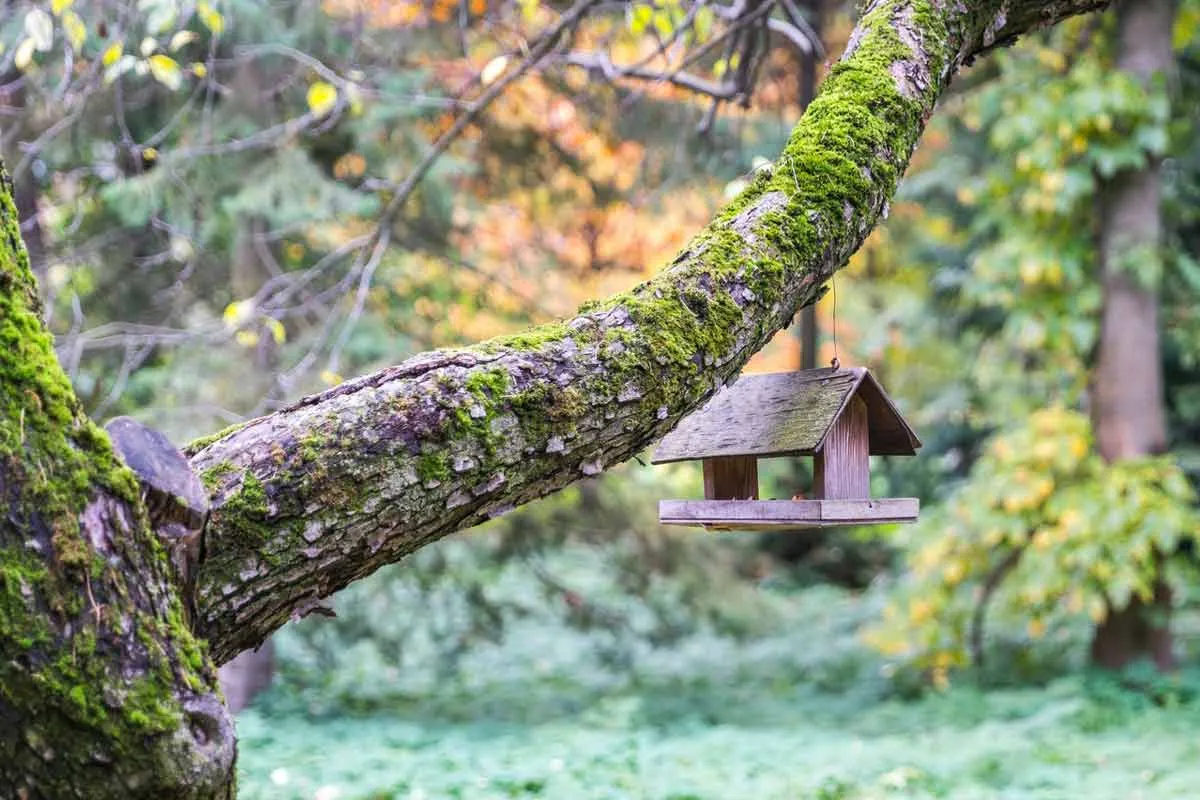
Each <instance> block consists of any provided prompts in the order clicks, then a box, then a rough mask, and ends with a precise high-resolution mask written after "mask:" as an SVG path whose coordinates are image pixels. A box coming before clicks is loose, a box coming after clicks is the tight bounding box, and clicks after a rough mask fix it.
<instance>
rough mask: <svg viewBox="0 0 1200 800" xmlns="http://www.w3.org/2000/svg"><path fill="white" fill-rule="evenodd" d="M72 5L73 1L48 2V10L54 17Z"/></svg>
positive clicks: (53, 0) (57, 0)
mask: <svg viewBox="0 0 1200 800" xmlns="http://www.w3.org/2000/svg"><path fill="white" fill-rule="evenodd" d="M73 5H75V0H50V10H51V11H52V12H53V13H54V16H56V17H57V16H58V15H59V14H61V13H62V12H64V11H66V10H67V9H68V8H70V7H71V6H73Z"/></svg>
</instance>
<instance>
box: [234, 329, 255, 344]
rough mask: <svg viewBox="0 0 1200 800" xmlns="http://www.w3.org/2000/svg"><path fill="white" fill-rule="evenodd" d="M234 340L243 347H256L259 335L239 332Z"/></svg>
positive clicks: (252, 332)
mask: <svg viewBox="0 0 1200 800" xmlns="http://www.w3.org/2000/svg"><path fill="white" fill-rule="evenodd" d="M233 338H234V339H236V340H237V343H238V344H240V345H241V346H242V347H254V345H256V344H258V334H257V333H255V332H254V331H238V332H237V333H236V334H234V337H233Z"/></svg>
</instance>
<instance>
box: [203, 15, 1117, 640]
mask: <svg viewBox="0 0 1200 800" xmlns="http://www.w3.org/2000/svg"><path fill="white" fill-rule="evenodd" d="M1104 5H1105V3H1104V2H1103V0H1060V1H1058V2H1032V0H1025V1H1023V2H1022V1H1021V0H1008V1H1007V2H1001V1H1000V0H994V1H993V2H979V3H969V4H968V3H957V2H948V1H943V0H938V1H937V2H929V1H928V0H925V1H917V0H886V1H885V0H880V1H878V2H874V3H872V4H871V5H870V6H869V8H868V9H867V10H866V12H865V14H864V16H863V19H862V21H861V22H860V24H859V25H858V27H857V28H856V30H855V32H854V34H853V36H852V37H851V41H850V44H849V47H848V50H847V53H846V54H845V56H844V57H843V58H842V60H841V61H840V62H839V64H838V65H836V66H835V67H834V68H833V71H832V74H831V76H830V77H829V79H827V80H826V82H825V84H824V85H823V87H822V91H821V93H820V95H819V96H818V98H817V99H816V101H815V102H814V103H813V104H812V105H811V106H810V108H809V110H808V111H807V113H806V114H805V115H804V117H803V119H802V120H801V121H800V123H799V124H798V126H797V128H796V130H795V131H794V133H793V136H792V138H791V141H790V142H789V144H788V146H787V148H786V149H785V151H784V153H783V154H781V156H780V158H779V160H777V162H776V164H775V167H774V168H773V169H769V170H765V171H764V172H763V173H761V174H760V175H759V176H758V177H757V179H756V180H755V181H754V182H753V184H752V185H751V187H750V188H749V189H748V190H747V191H746V192H745V193H744V194H743V196H742V197H741V198H739V199H738V200H737V201H735V202H734V203H733V204H732V205H731V206H730V207H729V208H727V209H726V210H725V211H724V212H722V213H721V214H720V215H719V216H718V218H717V219H716V220H715V221H714V222H713V223H712V224H711V225H710V226H709V227H708V228H707V229H705V230H704V231H703V232H701V233H700V234H699V235H698V236H697V237H696V239H694V240H693V241H692V242H691V243H690V244H689V245H688V247H687V248H686V249H685V250H684V251H683V252H682V253H680V255H679V256H678V258H676V259H675V261H674V262H672V263H671V264H670V265H668V266H667V268H666V269H665V270H663V271H662V272H661V273H660V274H659V276H657V277H656V278H654V279H653V280H651V281H648V282H647V283H645V284H642V285H641V286H639V287H637V288H636V289H635V290H633V291H632V292H630V293H628V294H625V295H622V296H619V297H616V298H611V299H609V300H608V301H605V302H604V303H602V304H599V305H598V306H596V307H595V308H593V309H590V310H587V309H585V310H584V311H583V313H581V314H580V315H579V316H578V317H576V318H575V319H573V320H570V321H569V322H566V323H562V324H557V325H553V326H548V327H546V328H542V329H537V330H535V331H532V332H530V333H529V334H525V335H521V336H516V337H510V338H508V339H502V340H497V341H493V342H489V343H485V344H483V345H480V346H478V347H475V348H470V349H465V350H458V351H446V352H438V353H431V354H426V355H422V356H418V357H416V358H414V359H411V360H410V361H407V362H405V363H404V364H401V365H399V366H396V367H392V368H389V369H385V370H383V371H381V372H378V373H376V374H374V375H369V376H366V377H364V378H360V379H358V380H354V381H350V382H348V383H346V384H343V385H341V386H339V387H337V388H335V389H332V390H330V391H327V392H324V393H322V394H319V395H315V396H313V397H309V398H306V399H305V400H303V401H301V402H300V403H297V404H296V405H294V406H292V407H290V408H287V409H283V410H282V411H280V412H278V413H276V414H272V415H270V416H268V417H263V418H260V419H257V420H253V421H251V422H249V423H247V424H244V425H242V426H239V427H237V428H236V429H233V430H230V431H227V432H224V433H223V434H221V435H218V436H217V437H216V438H215V439H213V440H209V441H205V442H201V443H197V444H196V445H194V446H193V448H192V463H193V465H194V466H195V468H196V469H197V470H198V471H199V472H200V473H202V475H203V476H204V478H205V480H206V482H207V483H208V485H209V486H210V488H211V490H212V493H213V516H212V518H211V520H210V523H209V528H208V531H207V539H206V544H205V553H206V559H205V561H204V563H203V564H201V566H200V576H199V585H198V595H197V608H198V610H199V630H200V632H201V633H202V635H204V636H206V637H207V638H208V640H209V642H210V645H211V647H212V651H213V654H214V657H215V658H216V659H217V660H218V661H225V660H227V659H229V658H231V657H232V656H233V655H235V654H236V653H237V652H239V651H241V650H243V649H246V648H249V647H252V646H254V645H256V644H257V643H259V642H260V641H262V640H263V638H264V637H265V636H266V635H268V634H269V633H270V632H271V631H272V630H274V629H275V628H277V627H278V626H279V625H281V624H283V623H284V622H285V621H287V620H288V619H289V618H292V617H295V616H298V615H303V614H304V613H306V611H307V610H308V609H310V608H312V607H313V606H314V605H315V604H316V602H317V601H318V600H319V599H320V598H322V597H325V596H327V595H329V594H331V593H333V592H335V591H337V590H338V589H340V588H342V587H343V586H345V585H347V584H348V583H350V582H351V581H353V580H355V579H357V578H360V577H362V576H364V575H367V574H369V573H370V572H373V571H374V570H376V569H378V568H379V567H380V566H383V565H384V564H388V563H391V562H394V561H396V560H398V559H400V558H402V557H403V556H404V555H406V554H407V553H411V552H413V551H414V550H416V549H418V548H419V547H421V546H422V545H424V544H427V543H429V542H431V541H434V540H436V539H438V538H440V537H442V536H445V535H447V534H449V533H452V532H454V531H456V530H460V529H462V528H466V527H469V526H472V525H475V524H477V523H479V522H482V521H485V520H487V519H489V518H491V517H494V516H496V515H497V514H501V513H503V512H504V511H506V510H508V509H510V508H512V507H514V506H516V505H519V504H521V503H524V502H527V501H529V500H532V499H534V498H537V497H541V496H543V495H546V494H548V493H550V492H552V491H555V490H557V489H559V488H561V487H563V486H566V485H567V484H569V483H571V482H573V481H575V480H577V479H579V478H581V477H585V476H589V475H594V474H596V473H598V472H600V471H602V470H604V469H605V468H607V467H609V466H612V465H614V464H618V463H621V462H622V461H625V460H626V459H628V458H629V457H630V456H632V455H633V454H635V453H637V452H638V451H640V450H641V449H642V448H644V447H646V446H647V445H648V444H649V443H651V442H652V441H654V440H655V439H656V438H658V437H660V436H661V435H662V434H664V433H665V432H666V431H668V430H669V429H670V428H671V427H672V426H674V425H675V424H676V423H677V422H678V421H679V419H680V418H681V417H682V416H683V415H685V414H686V413H688V412H689V411H692V410H694V409H695V408H697V407H698V406H699V405H700V404H702V403H703V402H704V401H705V400H706V399H707V398H708V397H709V396H711V394H712V392H713V391H714V390H715V389H716V388H717V387H718V386H720V385H721V384H722V383H724V382H727V381H729V380H731V379H732V378H733V377H735V376H736V375H737V373H738V371H739V370H740V369H741V367H742V365H743V364H744V363H745V362H746V360H747V359H748V358H749V357H750V356H751V355H752V354H753V353H754V352H755V351H757V350H758V349H759V348H761V347H762V346H763V345H764V344H765V343H766V342H767V341H768V340H769V339H770V337H771V336H772V335H773V334H774V333H775V332H776V331H777V330H779V329H780V328H781V327H783V326H785V325H787V324H788V323H789V322H790V321H791V320H792V318H793V315H794V314H795V313H796V311H797V310H798V309H799V308H801V307H803V306H806V305H809V304H811V303H812V302H813V301H814V300H815V299H816V298H817V297H819V296H820V294H821V292H822V289H821V285H822V284H823V283H824V281H825V280H826V279H827V278H828V277H829V276H830V275H831V274H832V273H833V272H834V271H835V270H837V269H838V268H840V267H841V266H842V265H844V264H845V262H846V260H847V259H848V258H849V256H850V255H851V254H852V253H853V252H854V251H855V250H856V249H857V248H858V247H859V246H860V244H861V243H862V241H863V239H864V238H865V237H866V235H867V234H868V233H869V232H870V231H871V229H872V228H873V227H874V226H875V224H876V223H877V222H878V220H879V219H880V217H881V216H882V215H883V214H884V213H886V208H887V203H888V200H889V199H890V197H891V195H892V193H893V192H894V191H895V187H896V184H897V182H898V180H899V178H900V176H901V175H902V174H903V171H904V169H905V167H906V166H907V164H908V160H909V157H910V156H911V153H912V150H913V148H914V147H915V145H916V142H917V140H918V137H919V135H920V133H921V131H922V130H923V127H924V123H925V121H926V120H927V119H928V118H929V116H930V114H931V113H932V112H933V108H934V104H935V103H936V101H937V98H938V97H939V96H940V94H941V92H942V90H943V89H944V88H945V87H946V85H947V83H948V82H949V80H950V78H951V76H953V75H954V73H955V72H956V70H957V69H958V68H959V67H960V66H961V65H962V64H963V63H964V62H966V61H968V60H970V59H972V58H974V57H975V56H976V55H978V54H979V53H981V52H984V51H986V50H988V49H990V48H992V47H996V46H999V45H1003V44H1006V43H1009V42H1011V41H1013V40H1014V39H1015V38H1016V37H1017V36H1018V35H1020V34H1022V33H1024V32H1026V31H1028V30H1031V29H1033V28H1035V27H1038V26H1041V25H1044V24H1050V23H1053V22H1056V21H1057V20H1059V19H1062V18H1063V17H1066V16H1069V15H1072V14H1077V13H1081V12H1085V11H1090V10H1094V9H1097V8H1100V7H1102V6H1104Z"/></svg>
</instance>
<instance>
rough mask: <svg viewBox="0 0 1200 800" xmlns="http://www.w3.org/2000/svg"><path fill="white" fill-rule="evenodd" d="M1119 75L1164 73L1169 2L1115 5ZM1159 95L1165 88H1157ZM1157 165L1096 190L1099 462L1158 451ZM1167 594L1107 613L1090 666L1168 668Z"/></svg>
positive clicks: (1162, 431) (1146, 78) (1149, 79)
mask: <svg viewBox="0 0 1200 800" xmlns="http://www.w3.org/2000/svg"><path fill="white" fill-rule="evenodd" d="M1116 10H1117V18H1118V26H1117V56H1116V61H1117V68H1118V69H1121V70H1124V71H1125V72H1127V73H1129V74H1130V75H1131V76H1133V77H1134V78H1135V79H1136V80H1138V81H1139V82H1140V83H1142V84H1143V85H1144V86H1146V87H1147V90H1148V91H1150V90H1152V84H1153V82H1154V81H1155V80H1165V78H1166V77H1167V76H1168V75H1169V74H1170V72H1171V68H1172V64H1173V59H1174V53H1173V48H1172V43H1171V29H1172V25H1173V22H1174V17H1175V2H1174V0H1122V2H1119V3H1118V4H1117V5H1116ZM1160 90H1163V87H1160ZM1159 173H1160V164H1159V161H1158V159H1157V158H1155V157H1153V156H1150V155H1147V161H1146V164H1145V166H1144V167H1142V168H1140V169H1136V170H1125V171H1123V172H1120V173H1118V174H1117V175H1116V176H1114V177H1113V178H1112V179H1111V180H1109V181H1107V182H1105V183H1104V184H1103V185H1102V186H1101V188H1100V197H1099V223H1100V226H1099V240H1098V243H1097V247H1098V251H1099V256H1100V266H1101V270H1102V281H1103V291H1104V307H1103V311H1102V313H1101V321H1100V341H1099V348H1098V351H1097V361H1096V370H1095V374H1094V377H1093V386H1092V409H1093V411H1092V414H1093V422H1094V425H1095V429H1096V443H1097V446H1098V448H1099V450H1100V455H1101V456H1103V457H1104V459H1105V460H1106V461H1109V462H1112V461H1118V460H1120V459H1124V458H1137V457H1139V456H1146V455H1154V454H1158V453H1162V452H1163V451H1164V450H1165V449H1166V441H1167V433H1166V429H1167V425H1166V406H1165V404H1164V402H1163V375H1162V355H1161V351H1160V348H1159V331H1158V324H1159V323H1158V291H1157V288H1155V287H1148V286H1145V285H1143V284H1141V283H1139V281H1138V279H1137V276H1136V274H1135V273H1134V271H1135V270H1136V269H1137V268H1138V267H1139V266H1143V265H1139V264H1138V263H1136V262H1137V260H1139V259H1145V258H1158V257H1159V256H1158V248H1159V247H1160V245H1161V241H1162V208H1161V187H1160V177H1159ZM1170 615H1171V593H1170V590H1169V589H1168V587H1167V586H1166V585H1165V584H1162V583H1161V582H1160V583H1159V584H1158V585H1157V586H1156V587H1155V592H1154V598H1153V600H1152V601H1151V602H1150V603H1144V602H1143V601H1142V600H1141V599H1139V598H1137V597H1135V598H1133V599H1132V600H1131V601H1130V604H1129V606H1128V607H1126V608H1121V609H1116V608H1110V609H1109V613H1108V616H1107V617H1106V619H1105V621H1104V622H1103V623H1101V624H1100V626H1099V627H1098V628H1097V629H1096V632H1095V637H1094V639H1093V641H1092V660H1093V661H1094V662H1095V663H1096V664H1098V665H1100V666H1103V667H1108V668H1119V667H1122V666H1124V665H1126V664H1127V663H1129V662H1130V661H1132V660H1134V659H1137V658H1141V657H1144V656H1149V657H1151V658H1153V659H1154V661H1155V663H1156V664H1157V665H1158V666H1159V668H1161V669H1164V670H1166V669H1170V668H1171V667H1173V666H1174V663H1175V660H1174V656H1173V654H1172V650H1171V634H1170V628H1169V623H1170Z"/></svg>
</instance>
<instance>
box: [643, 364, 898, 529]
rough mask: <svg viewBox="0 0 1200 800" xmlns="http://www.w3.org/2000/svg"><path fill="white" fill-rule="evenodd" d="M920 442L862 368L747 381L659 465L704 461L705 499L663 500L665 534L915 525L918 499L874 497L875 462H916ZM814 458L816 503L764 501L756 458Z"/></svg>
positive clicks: (676, 439)
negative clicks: (686, 529)
mask: <svg viewBox="0 0 1200 800" xmlns="http://www.w3.org/2000/svg"><path fill="white" fill-rule="evenodd" d="M920 446H921V441H920V440H919V439H918V438H917V436H916V434H915V433H913V430H912V428H911V427H910V426H909V424H908V422H906V421H905V419H904V417H903V416H902V415H901V414H900V412H899V410H898V409H897V408H896V406H895V404H894V403H893V402H892V400H891V398H889V397H888V396H887V393H886V392H884V390H883V387H882V386H880V385H879V383H878V381H876V380H875V378H874V377H873V376H872V375H871V374H870V372H868V371H867V370H866V369H863V368H861V367H859V368H853V369H836V370H835V369H816V370H801V371H798V372H783V373H773V374H767V375H745V376H742V377H741V378H739V379H738V380H737V382H735V383H734V384H732V385H730V386H728V387H725V388H724V389H721V390H720V391H718V392H717V394H716V395H714V396H713V398H712V399H711V400H710V401H709V402H708V404H707V405H705V406H704V407H703V408H702V409H700V410H699V411H697V412H696V413H695V414H692V415H691V416H689V417H687V418H685V419H684V420H683V421H682V422H681V423H680V424H679V426H678V427H677V428H676V429H675V430H674V431H673V432H672V433H670V434H668V435H667V437H666V438H664V439H663V441H662V443H661V444H660V445H659V447H658V450H657V451H655V453H654V459H653V462H654V463H655V464H666V463H671V462H676V461H694V460H699V461H702V462H703V465H704V496H705V499H704V500H663V501H661V502H660V503H659V520H660V521H661V522H662V523H663V524H664V525H689V526H699V527H703V528H709V529H712V530H757V531H761V530H770V531H788V530H808V529H811V528H826V527H835V526H849V525H881V524H888V523H898V522H914V521H916V519H917V515H918V512H919V511H920V504H919V502H918V501H917V499H916V498H912V497H901V498H879V499H872V498H871V496H870V457H871V456H873V455H877V456H890V455H905V456H911V455H916V452H917V448H919V447H920ZM779 457H811V458H812V459H813V473H814V483H813V487H812V495H813V497H812V498H811V499H809V498H793V499H783V500H760V499H759V487H758V459H760V458H779Z"/></svg>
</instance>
